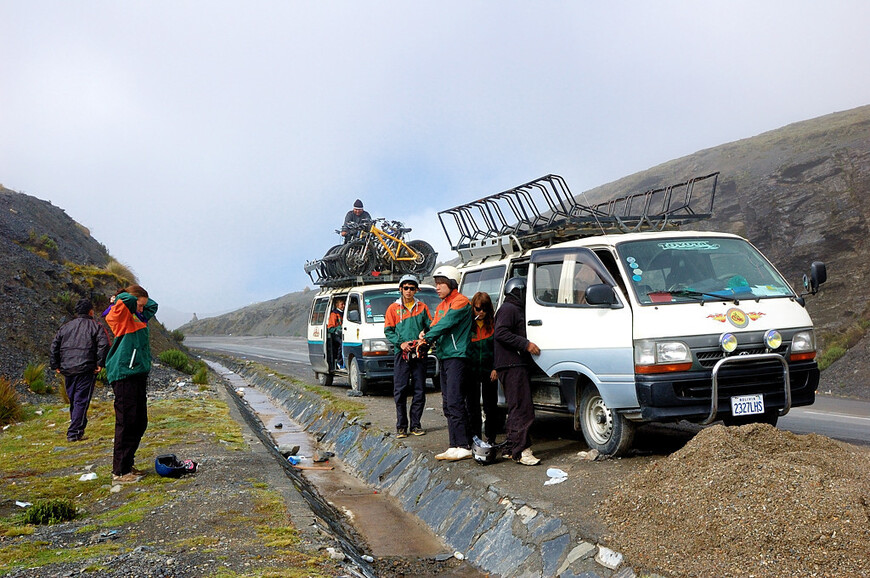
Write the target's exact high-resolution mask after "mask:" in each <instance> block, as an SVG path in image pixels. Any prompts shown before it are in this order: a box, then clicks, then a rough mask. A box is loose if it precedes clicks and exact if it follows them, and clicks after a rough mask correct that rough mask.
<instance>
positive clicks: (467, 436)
mask: <svg viewBox="0 0 870 578" xmlns="http://www.w3.org/2000/svg"><path fill="white" fill-rule="evenodd" d="M432 276H433V277H434V278H435V291H437V292H438V296H439V297H441V299H442V301H441V303H439V304H438V307H436V308H435V314H434V315H433V316H432V325H431V326H430V327H429V331H426V332H421V333H420V338H421V339H423V340H425V341H426V343H435V345H436V350H435V351H436V352H435V355H436V356H437V357H438V361H439V364H440V367H441V369H440V371H441V400H442V407H443V409H444V416H445V417H446V418H447V435H448V438H449V444H450V447H449V448H448V449H447V451H445V452H442V453H440V454H438V455H436V456H435V459H436V460H446V461H456V460H465V459H468V458H470V457H471V433H470V431H469V429H468V409H467V408H466V404H465V397H466V396H465V387H466V386H465V367H466V362H467V359H468V346H469V344H470V343H471V323H472V321H473V320H472V318H471V302H470V301H469V300H468V297H466V296H465V295H463V294H462V293H460V292H459V271H458V270H457V269H456V267H451V266H450V265H442V266H441V267H438V268H437V269H435V272H434V273H433V274H432Z"/></svg>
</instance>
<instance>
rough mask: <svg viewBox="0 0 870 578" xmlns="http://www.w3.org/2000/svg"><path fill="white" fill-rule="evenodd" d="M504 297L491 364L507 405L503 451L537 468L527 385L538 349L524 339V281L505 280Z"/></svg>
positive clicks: (516, 279) (498, 313) (539, 351)
mask: <svg viewBox="0 0 870 578" xmlns="http://www.w3.org/2000/svg"><path fill="white" fill-rule="evenodd" d="M504 291H505V298H504V302H503V303H502V304H501V307H499V310H498V312H497V313H496V314H495V330H494V334H493V335H494V337H495V348H494V365H495V369H496V371H497V372H498V378H499V380H500V381H501V384H502V387H503V388H504V396H505V401H506V402H507V411H508V415H507V423H506V424H505V429H506V433H507V440H506V443H505V448H504V450H505V452H510V455H511V457H512V458H513V460H514V461H515V462H517V463H519V464H523V465H525V466H536V465H538V464H539V463H541V460H539V459H538V458H536V457H535V456H534V454H533V453H532V447H531V446H532V441H531V437H530V436H529V430H530V429H531V428H532V424H533V423H534V421H535V408H534V406H533V405H532V391H531V388H530V386H529V371H528V364H529V363H531V362H532V360H531V357H530V356H529V354H531V355H539V354H540V353H541V349H540V348H539V347H538V346H537V345H535V344H534V343H532V342H531V341H529V340H528V339H527V338H526V319H525V317H526V315H525V305H524V302H525V291H526V281H525V279H521V278H519V277H514V278H512V279H508V282H507V283H505V286H504Z"/></svg>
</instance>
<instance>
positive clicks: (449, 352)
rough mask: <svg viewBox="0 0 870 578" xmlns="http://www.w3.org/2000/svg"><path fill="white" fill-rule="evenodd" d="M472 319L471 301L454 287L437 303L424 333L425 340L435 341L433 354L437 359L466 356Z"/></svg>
mask: <svg viewBox="0 0 870 578" xmlns="http://www.w3.org/2000/svg"><path fill="white" fill-rule="evenodd" d="M473 321H474V319H472V316H471V302H470V301H469V300H468V297H466V296H465V295H463V294H462V293H460V292H459V291H456V290H455V289H454V290H453V292H452V293H450V295H448V296H447V297H446V298H445V299H444V300H443V301H442V302H441V303H439V304H438V307H437V308H436V309H435V314H434V315H433V316H432V325H431V326H430V327H429V331H427V332H426V335H425V338H426V341H427V342H429V343H436V351H435V355H436V356H437V357H438V359H451V358H454V357H461V358H463V359H464V358H466V357H468V346H469V344H470V343H471V323H472V322H473Z"/></svg>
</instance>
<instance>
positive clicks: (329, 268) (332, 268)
mask: <svg viewBox="0 0 870 578" xmlns="http://www.w3.org/2000/svg"><path fill="white" fill-rule="evenodd" d="M343 246H344V245H335V246H334V247H331V248H330V249H329V251H327V252H326V255H324V256H323V259H322V260H321V262H320V274H321V277H322V278H324V279H332V278H334V277H341V276H342V273H341V271H339V265H338V263H339V259H338V253H339V251H341V248H342V247H343Z"/></svg>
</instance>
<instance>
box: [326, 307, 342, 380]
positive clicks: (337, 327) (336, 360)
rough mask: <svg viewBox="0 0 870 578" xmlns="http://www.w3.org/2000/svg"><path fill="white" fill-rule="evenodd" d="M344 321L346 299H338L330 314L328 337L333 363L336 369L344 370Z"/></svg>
mask: <svg viewBox="0 0 870 578" xmlns="http://www.w3.org/2000/svg"><path fill="white" fill-rule="evenodd" d="M342 319H344V297H338V298H337V299H336V300H335V302H334V303H333V305H332V311H330V312H329V320H328V321H327V322H326V335H327V337H328V338H329V347H330V351H331V352H332V363H333V365H334V367H335V369H343V368H344V363H343V362H342V361H343V358H342V355H341V322H342Z"/></svg>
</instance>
